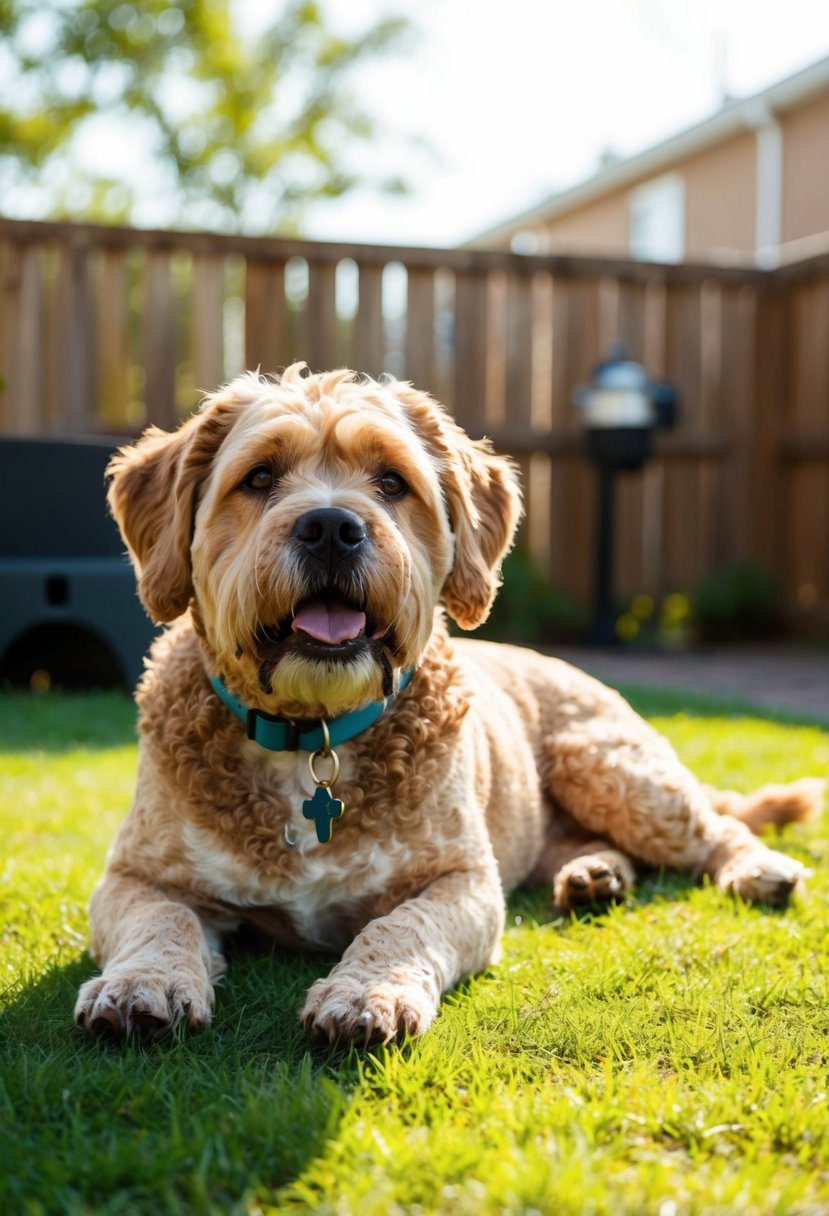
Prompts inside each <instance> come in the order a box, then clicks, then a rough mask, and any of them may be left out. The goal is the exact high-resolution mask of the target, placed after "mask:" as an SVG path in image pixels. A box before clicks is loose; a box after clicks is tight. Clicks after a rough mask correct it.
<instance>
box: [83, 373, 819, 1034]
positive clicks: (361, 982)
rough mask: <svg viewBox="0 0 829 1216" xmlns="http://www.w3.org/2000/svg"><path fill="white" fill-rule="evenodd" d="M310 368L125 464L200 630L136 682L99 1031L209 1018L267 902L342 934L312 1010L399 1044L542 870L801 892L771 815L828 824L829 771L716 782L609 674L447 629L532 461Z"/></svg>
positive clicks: (564, 901)
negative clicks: (231, 941)
mask: <svg viewBox="0 0 829 1216" xmlns="http://www.w3.org/2000/svg"><path fill="white" fill-rule="evenodd" d="M306 371H307V369H305V367H304V365H301V364H298V365H295V366H293V367H290V368H288V370H287V371H286V372H285V373H284V374H283V375H282V377H281V378H280V379H278V380H275V381H272V380H269V379H263V378H260V377H259V376H258V375H253V374H249V375H245V376H242V377H240V378H239V379H237V380H235V381H234V382H233V383H232V384H230V385H229V386H228V387H227V388H226V389H224V390H222V391H220V392H218V393H216V394H215V395H213V396H211V397H209V398H208V399H207V400H206V401H205V402H204V405H203V407H202V409H201V411H200V412H199V413H198V414H197V415H195V416H194V417H193V418H191V419H189V420H188V421H187V422H185V423H184V424H183V425H182V426H181V427H180V428H179V430H178V431H176V432H175V433H174V434H164V433H162V432H160V431H157V430H152V431H149V432H148V433H147V434H146V435H145V436H144V437H143V438H142V439H141V440H140V441H139V442H138V443H137V444H136V445H135V446H134V447H128V448H125V449H124V450H123V451H122V452H121V453H120V454H119V455H118V456H116V458H115V459H114V460H113V462H112V465H111V473H112V483H111V488H110V494H109V500H110V504H111V507H112V510H113V513H114V515H115V518H116V519H117V521H118V523H119V525H120V527H121V530H122V532H123V535H124V537H125V539H126V542H127V545H128V546H129V550H130V553H131V555H132V557H133V560H134V563H135V567H136V571H137V573H138V586H139V592H140V595H141V599H142V600H143V602H144V604H145V606H146V608H147V611H148V612H149V613H150V615H151V616H152V617H153V618H154V619H155V620H156V621H163V622H174V623H173V624H172V625H171V628H170V629H168V630H167V631H166V632H165V633H164V634H163V636H162V637H161V638H160V639H159V641H158V642H157V643H156V645H155V647H154V649H153V652H152V656H151V659H150V662H149V666H148V669H147V672H146V674H145V676H144V678H143V680H142V683H141V686H140V689H139V694H138V701H139V705H140V709H141V722H140V725H141V732H142V744H141V755H140V766H139V773H138V786H137V790H136V795H135V802H134V805H133V808H132V811H131V813H130V815H129V816H128V818H127V819H126V821H125V822H124V824H123V826H122V828H121V830H120V833H119V835H118V838H117V840H116V842H115V845H114V847H113V850H112V853H111V855H110V858H109V862H108V865H107V871H106V875H105V877H104V879H103V881H102V882H101V884H100V885H99V886H98V888H97V890H96V891H95V893H94V895H93V898H92V950H93V953H94V955H95V958H96V959H97V960H98V961H99V962H100V963H101V965H102V966H103V974H102V975H101V976H100V977H99V978H97V979H93V980H90V981H89V982H88V983H86V984H84V986H83V988H82V989H81V993H80V997H79V999H78V1004H77V1008H76V1018H77V1021H78V1022H79V1023H80V1024H81V1025H82V1026H84V1027H85V1028H86V1029H87V1030H89V1031H92V1032H93V1033H99V1034H115V1035H122V1034H125V1033H127V1032H128V1031H130V1030H131V1029H137V1030H140V1031H143V1032H144V1033H147V1034H149V1035H155V1034H159V1033H161V1032H163V1031H165V1030H167V1029H169V1027H171V1026H172V1025H175V1024H176V1023H178V1022H179V1021H180V1020H182V1019H186V1020H187V1021H189V1022H190V1023H191V1024H192V1025H198V1024H200V1023H205V1022H207V1021H209V1019H210V1016H211V1011H212V1007H213V984H214V982H215V980H216V979H217V978H218V977H219V976H220V975H221V973H222V971H223V968H224V962H223V959H222V955H221V952H220V941H221V936H222V934H223V933H226V932H228V931H231V930H233V929H234V928H236V927H237V926H239V925H240V924H242V923H244V922H249V923H253V924H255V925H256V926H259V927H260V928H263V929H265V930H266V931H267V932H268V933H270V934H271V935H272V936H273V937H274V938H275V939H276V940H277V941H279V942H281V943H283V944H284V945H287V946H292V947H296V948H298V949H314V948H318V949H325V950H337V951H340V950H342V951H344V953H343V954H342V959H341V961H340V962H339V963H337V965H336V966H335V967H334V968H333V970H332V971H331V973H330V975H328V976H327V978H325V979H321V980H318V981H317V982H316V983H315V984H314V985H313V986H312V988H311V990H310V991H309V993H308V997H307V1000H306V1002H305V1007H304V1008H303V1010H302V1013H301V1017H302V1020H303V1021H304V1022H305V1024H306V1025H308V1026H309V1027H312V1028H313V1029H314V1030H315V1031H316V1032H317V1033H319V1034H322V1035H324V1036H327V1037H329V1038H331V1039H334V1038H337V1037H343V1038H358V1039H360V1040H362V1041H370V1040H377V1039H380V1040H388V1039H390V1038H392V1037H394V1036H395V1035H398V1034H399V1033H401V1032H405V1031H409V1032H414V1033H419V1032H421V1031H423V1030H425V1029H426V1028H427V1027H428V1026H429V1024H430V1022H431V1021H432V1019H433V1018H434V1016H435V1014H436V1012H437V1009H438V1004H439V1001H440V997H441V994H442V993H443V992H445V991H446V990H447V989H448V988H451V987H452V986H453V985H454V984H456V983H457V982H458V980H460V979H461V978H462V977H463V976H466V975H469V974H470V973H472V972H475V971H479V970H480V969H481V968H483V967H486V966H487V964H489V963H491V962H492V961H493V960H494V959H496V958H497V955H498V943H499V937H500V934H501V930H502V927H503V924H504V895H505V892H509V891H510V890H512V889H513V888H514V887H515V886H516V885H517V884H519V883H526V882H546V883H552V884H553V889H554V895H555V900H556V902H557V903H558V904H559V905H560V906H562V907H564V908H569V907H573V906H574V905H576V904H579V903H585V902H588V901H589V902H594V901H600V900H607V899H610V898H614V897H617V896H619V895H621V894H622V893H623V892H625V891H627V890H629V889H630V887H631V885H632V883H633V880H634V872H635V867H636V863H637V862H643V863H646V864H649V865H653V866H665V867H669V868H671V869H676V870H684V871H690V872H692V873H694V874H709V875H710V876H711V878H712V880H713V881H714V882H715V883H716V884H717V885H718V886H719V887H721V888H723V889H724V890H731V891H734V892H736V893H737V894H738V895H740V896H742V897H743V898H745V899H752V900H767V901H771V902H779V901H783V900H785V899H786V898H787V897H788V895H789V894H790V892H791V891H792V889H793V887H794V886H795V884H796V883H797V881H798V879H799V878H800V877H801V875H802V873H803V871H802V867H801V866H800V865H799V864H798V863H797V862H796V861H793V860H791V859H790V858H788V857H785V856H782V855H781V854H780V853H776V852H772V851H771V850H770V849H768V848H766V847H765V846H764V845H763V844H761V843H760V842H759V841H758V840H757V839H756V837H755V836H753V835H752V833H751V831H750V830H749V826H747V824H748V825H751V824H752V822H755V823H761V822H763V821H764V820H771V821H778V822H779V821H785V820H787V819H793V818H799V817H802V816H803V815H805V814H807V813H808V811H809V810H810V809H811V808H812V807H813V805H814V804H815V803H816V801H817V799H818V798H819V796H820V794H821V784H820V783H819V782H808V781H806V782H800V783H798V784H797V785H795V786H792V787H777V788H768V789H766V790H765V791H760V792H759V793H758V794H756V795H754V796H753V797H750V798H741V797H740V796H739V795H735V794H729V795H721V794H718V793H716V792H715V791H711V790H706V789H704V788H703V787H702V786H700V785H699V784H698V783H697V781H696V780H695V779H694V777H693V776H692V775H691V774H690V773H689V772H688V771H687V770H686V769H685V768H683V766H682V765H681V764H680V763H679V761H678V759H677V757H676V756H675V754H674V752H673V751H672V749H671V748H670V746H669V745H668V743H667V742H666V741H665V740H664V739H662V738H660V737H659V736H658V735H657V734H656V733H655V732H654V731H653V730H652V729H651V728H650V727H649V726H648V725H646V724H645V723H644V722H643V721H642V720H641V719H640V718H639V717H638V716H637V715H636V714H635V713H634V712H633V711H632V710H631V709H630V707H629V706H628V705H627V704H626V702H625V701H624V700H623V699H622V698H621V697H620V696H618V695H617V694H616V693H614V692H611V691H609V690H608V689H607V688H605V687H603V686H602V685H601V684H600V683H598V682H597V681H596V680H593V679H591V678H590V677H588V676H586V675H583V674H582V673H581V672H579V671H577V670H575V669H574V668H572V667H569V666H568V665H567V664H565V663H562V662H559V661H557V660H555V659H550V658H544V657H542V656H540V655H537V654H534V653H533V652H531V651H528V650H521V649H516V648H513V647H509V646H495V645H491V644H487V643H484V642H476V641H464V642H453V641H450V640H449V638H448V637H447V633H446V629H445V625H444V620H443V613H442V609H441V608H440V607H439V605H441V604H442V605H444V606H445V608H446V610H447V611H448V613H449V615H450V616H451V617H452V618H453V619H454V620H455V621H456V622H457V623H458V625H460V626H461V627H462V628H463V629H474V628H475V627H476V626H477V625H480V624H481V622H482V621H483V620H484V619H485V618H486V616H487V613H488V611H489V607H490V604H491V602H492V599H493V596H494V594H495V591H496V589H497V586H498V580H499V566H500V562H501V559H502V558H503V556H504V554H505V552H506V551H507V550H508V548H509V546H510V544H511V542H512V539H513V533H514V530H515V526H516V523H517V520H518V517H519V513H520V502H519V492H518V489H517V486H516V482H515V478H514V475H513V471H512V468H511V466H510V464H509V463H508V462H507V461H506V460H504V459H502V458H500V457H498V456H496V455H494V454H493V453H492V452H491V450H490V448H489V447H488V445H487V444H486V443H485V442H484V443H473V442H472V441H471V440H469V438H468V437H467V436H466V435H465V434H464V433H463V431H461V430H460V429H459V428H458V427H457V426H456V425H455V424H454V423H453V422H452V421H451V419H450V418H449V417H448V415H447V414H446V413H445V412H444V410H443V409H442V408H441V407H440V406H439V405H438V404H437V403H436V402H435V401H433V400H432V399H431V398H429V397H428V396H426V395H425V394H423V393H420V392H417V391H415V390H414V389H413V388H412V387H411V386H410V385H408V384H403V383H398V382H393V381H390V382H387V383H386V382H384V383H377V382H374V381H372V380H368V379H365V378H360V377H357V376H355V375H354V374H353V373H351V372H347V371H339V372H332V373H329V374H325V375H314V376H308V375H306V374H305V372H306ZM343 804H344V806H343ZM718 812H720V813H718ZM741 820H742V822H741Z"/></svg>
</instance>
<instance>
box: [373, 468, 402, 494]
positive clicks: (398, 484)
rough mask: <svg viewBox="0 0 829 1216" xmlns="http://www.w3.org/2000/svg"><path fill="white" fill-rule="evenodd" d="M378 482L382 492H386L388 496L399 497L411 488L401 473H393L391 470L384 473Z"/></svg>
mask: <svg viewBox="0 0 829 1216" xmlns="http://www.w3.org/2000/svg"><path fill="white" fill-rule="evenodd" d="M378 484H379V486H380V491H381V493H383V494H385V496H386V498H399V497H400V496H401V494H405V493H406V491H407V490H408V488H409V487H408V486H407V485H406V483H405V481H404V480H403V478H402V477H401V476H400V474H399V473H393V472H391V470H389V472H387V473H384V474H383V476H382V477H381V478H380V481H379V483H378Z"/></svg>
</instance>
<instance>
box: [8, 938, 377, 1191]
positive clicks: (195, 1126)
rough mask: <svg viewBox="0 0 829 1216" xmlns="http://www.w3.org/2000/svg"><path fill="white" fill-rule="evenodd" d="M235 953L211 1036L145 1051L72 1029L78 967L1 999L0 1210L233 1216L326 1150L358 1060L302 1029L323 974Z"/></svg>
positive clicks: (306, 963)
mask: <svg viewBox="0 0 829 1216" xmlns="http://www.w3.org/2000/svg"><path fill="white" fill-rule="evenodd" d="M231 953H232V956H233V957H232V961H231V974H230V978H229V980H228V983H227V985H222V986H220V988H219V989H218V990H217V1001H216V1011H215V1017H214V1021H213V1024H212V1025H211V1026H210V1027H208V1028H207V1029H205V1030H202V1031H199V1032H189V1031H186V1030H177V1031H176V1032H175V1033H174V1034H172V1035H169V1036H167V1037H166V1038H164V1039H162V1040H159V1041H158V1042H156V1043H153V1044H151V1045H150V1044H146V1045H145V1044H143V1043H141V1042H140V1041H138V1040H132V1039H130V1040H128V1041H127V1042H126V1043H125V1044H122V1045H120V1046H116V1045H112V1044H109V1043H107V1042H102V1041H100V1040H96V1039H93V1038H90V1037H89V1036H88V1035H86V1034H84V1032H83V1031H81V1030H79V1029H78V1028H76V1027H74V1025H73V1023H72V1010H73V1007H74V1003H75V997H76V994H77V989H78V987H79V985H80V984H81V983H83V981H84V980H86V979H89V978H90V976H92V975H94V974H96V973H97V970H96V967H95V964H94V963H93V962H92V960H91V959H89V958H88V957H85V958H83V959H80V960H77V961H73V962H71V963H67V964H63V965H56V966H54V967H53V968H51V969H50V970H49V971H48V972H47V973H45V974H44V975H43V976H41V977H40V978H39V979H37V980H35V981H33V982H32V983H29V984H26V983H23V984H21V985H20V986H19V988H18V989H17V990H16V991H15V992H13V993H12V994H10V999H9V1000H8V1001H7V1002H6V1004H5V1011H4V1012H3V1013H2V1015H0V1109H3V1108H4V1107H5V1109H6V1111H7V1112H8V1113H9V1114H11V1112H13V1118H9V1119H8V1130H7V1131H6V1132H4V1153H5V1155H6V1161H7V1162H8V1165H7V1166H6V1167H5V1169H4V1171H3V1176H2V1177H1V1178H0V1209H2V1210H3V1211H9V1212H11V1211H23V1210H27V1211H34V1210H38V1211H40V1210H42V1211H45V1212H49V1211H58V1210H60V1211H72V1212H76V1211H77V1212H87V1211H95V1212H96V1213H109V1212H112V1213H113V1214H114V1213H116V1212H124V1211H129V1212H131V1213H132V1212H141V1213H143V1212H147V1213H150V1212H152V1213H156V1212H159V1211H182V1212H191V1211H199V1212H202V1211H209V1212H214V1211H216V1212H218V1211H221V1212H223V1213H224V1212H232V1213H235V1212H239V1213H242V1212H247V1211H249V1210H250V1206H251V1205H252V1204H254V1206H255V1202H254V1201H256V1200H263V1201H271V1200H272V1199H273V1196H274V1192H275V1191H278V1190H279V1188H281V1187H283V1186H285V1185H286V1184H287V1183H289V1182H291V1181H293V1180H294V1179H295V1178H297V1177H298V1176H299V1175H300V1174H301V1173H302V1171H303V1170H304V1169H305V1168H306V1167H307V1165H308V1163H309V1162H310V1161H311V1160H312V1159H313V1158H315V1157H317V1156H318V1155H319V1154H320V1153H321V1152H322V1151H323V1149H324V1147H325V1145H326V1143H327V1142H328V1140H329V1139H330V1138H331V1137H333V1136H334V1135H336V1131H337V1127H338V1125H339V1122H340V1120H341V1118H342V1116H343V1114H344V1112H345V1111H346V1109H347V1107H348V1104H349V1101H350V1098H351V1094H352V1091H353V1089H354V1087H355V1086H356V1085H357V1084H358V1081H359V1066H358V1058H357V1055H356V1053H355V1052H353V1051H352V1052H348V1053H344V1052H342V1051H339V1052H336V1051H332V1050H331V1049H328V1048H319V1047H316V1046H315V1045H314V1043H313V1041H312V1040H311V1039H310V1038H309V1036H308V1035H307V1034H306V1032H305V1031H303V1030H302V1028H301V1027H300V1025H299V1023H298V1020H297V1010H298V1009H299V1007H300V1005H301V1003H302V999H303V995H304V992H305V990H306V988H307V987H308V985H309V984H310V983H311V982H312V981H313V980H314V979H315V978H316V977H317V976H318V975H320V974H322V973H323V972H324V971H325V970H327V968H328V966H329V965H330V961H328V960H326V961H323V960H320V961H319V962H317V961H310V960H307V959H302V958H297V957H296V956H290V957H288V956H283V955H281V954H280V953H279V952H277V951H273V952H271V953H266V954H261V953H256V954H254V953H252V952H251V951H249V950H247V949H244V948H241V947H240V948H234V949H233V950H232V951H231ZM4 1192H5V1199H4V1198H3V1195H4ZM41 1205H42V1206H41Z"/></svg>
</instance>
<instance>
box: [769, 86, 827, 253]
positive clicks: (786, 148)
mask: <svg viewBox="0 0 829 1216" xmlns="http://www.w3.org/2000/svg"><path fill="white" fill-rule="evenodd" d="M782 122H783V225H782V227H783V231H782V234H781V235H782V240H783V241H784V242H785V241H796V240H800V239H801V238H803V237H808V236H813V235H815V234H817V233H821V232H827V231H829V95H825V96H823V97H818V98H815V99H814V100H812V101H810V102H809V103H807V104H806V105H803V106H800V107H799V108H798V109H796V110H791V111H790V112H789V113H788V114H786V115H784V116H783V119H782Z"/></svg>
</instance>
